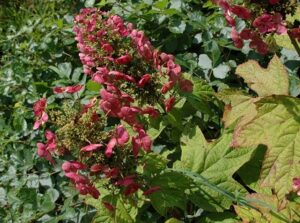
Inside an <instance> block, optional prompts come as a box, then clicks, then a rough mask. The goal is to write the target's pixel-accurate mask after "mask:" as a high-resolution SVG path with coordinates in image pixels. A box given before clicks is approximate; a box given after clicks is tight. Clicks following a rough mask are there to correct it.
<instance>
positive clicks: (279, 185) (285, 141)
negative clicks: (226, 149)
mask: <svg viewBox="0 0 300 223" xmlns="http://www.w3.org/2000/svg"><path fill="white" fill-rule="evenodd" d="M255 105H256V109H257V114H256V115H254V117H253V116H252V117H251V118H248V117H247V116H245V117H244V118H243V119H247V121H243V119H242V120H241V122H240V123H239V124H238V125H237V127H236V129H235V131H234V138H233V142H232V145H233V146H234V147H239V146H243V147H253V146H257V145H259V144H264V145H266V146H267V147H268V149H267V152H266V156H265V158H264V161H263V166H262V170H261V175H260V178H261V180H262V184H261V186H264V187H270V188H273V189H274V190H275V192H276V193H277V195H278V197H279V198H283V197H284V196H285V194H287V193H289V192H290V191H291V190H292V179H293V178H294V177H298V176H300V165H299V163H300V116H299V112H300V100H299V99H297V98H292V97H286V96H272V97H267V98H264V99H261V100H260V101H258V102H255Z"/></svg>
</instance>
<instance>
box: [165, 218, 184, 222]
mask: <svg viewBox="0 0 300 223" xmlns="http://www.w3.org/2000/svg"><path fill="white" fill-rule="evenodd" d="M165 223H184V222H183V221H180V220H178V219H176V218H170V219H168V220H167V221H165Z"/></svg>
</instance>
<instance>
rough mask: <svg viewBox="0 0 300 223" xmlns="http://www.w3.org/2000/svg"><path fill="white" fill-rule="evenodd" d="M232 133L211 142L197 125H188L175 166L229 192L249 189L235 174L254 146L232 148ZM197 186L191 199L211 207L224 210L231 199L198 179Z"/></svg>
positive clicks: (213, 209) (210, 208) (204, 206)
mask: <svg viewBox="0 0 300 223" xmlns="http://www.w3.org/2000/svg"><path fill="white" fill-rule="evenodd" d="M231 139H232V134H231V133H225V134H223V135H222V137H221V138H220V139H218V140H215V141H214V142H210V143H208V142H207V141H206V139H205V138H204V136H203V134H202V132H201V130H200V129H199V128H198V127H192V126H190V127H188V128H186V129H185V131H184V133H183V136H182V138H181V150H182V155H181V160H180V161H178V162H176V163H175V165H174V166H175V168H176V169H179V170H184V171H190V172H193V173H197V174H200V175H201V176H202V177H204V178H206V179H207V180H208V181H209V182H210V183H212V184H214V185H215V186H217V187H219V188H221V189H224V190H226V191H229V192H232V193H234V192H240V193H242V194H243V193H244V194H245V193H247V192H246V191H245V189H244V188H243V187H242V186H241V185H240V184H239V183H238V182H236V181H235V180H234V179H233V178H232V175H233V174H234V173H235V172H236V171H237V170H238V169H239V168H240V167H241V166H242V165H243V164H244V163H246V162H247V161H248V160H250V158H251V155H252V153H253V151H254V150H253V149H246V148H241V149H239V150H235V149H233V148H230V142H231ZM197 187H198V190H195V191H193V192H192V193H191V196H190V200H191V201H192V202H193V203H195V204H196V205H198V206H199V207H201V208H203V209H204V210H208V211H222V210H224V209H227V208H229V207H230V205H231V203H232V201H231V200H230V199H228V198H227V197H225V196H223V195H222V194H220V193H219V192H217V191H215V190H213V189H211V188H209V187H208V186H205V185H203V184H201V183H197Z"/></svg>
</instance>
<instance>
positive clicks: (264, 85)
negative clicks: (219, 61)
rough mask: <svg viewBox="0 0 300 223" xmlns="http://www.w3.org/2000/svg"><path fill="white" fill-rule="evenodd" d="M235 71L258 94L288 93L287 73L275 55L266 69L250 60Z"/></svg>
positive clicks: (262, 95) (263, 95)
mask: <svg viewBox="0 0 300 223" xmlns="http://www.w3.org/2000/svg"><path fill="white" fill-rule="evenodd" d="M236 73H237V74H238V75H239V76H241V77H242V78H243V79H244V80H245V82H246V83H247V84H248V86H249V87H250V88H251V89H252V90H254V91H255V92H256V93H257V94H258V96H261V97H265V96H270V95H288V93H289V80H288V73H287V71H286V69H285V67H284V65H283V64H282V63H281V61H280V59H279V58H278V57H277V56H276V55H275V56H274V57H273V59H272V60H271V61H270V63H269V65H268V68H267V69H265V68H262V67H261V66H260V65H259V64H258V63H257V62H256V61H254V60H250V61H248V62H246V63H244V64H241V65H239V66H238V67H237V69H236Z"/></svg>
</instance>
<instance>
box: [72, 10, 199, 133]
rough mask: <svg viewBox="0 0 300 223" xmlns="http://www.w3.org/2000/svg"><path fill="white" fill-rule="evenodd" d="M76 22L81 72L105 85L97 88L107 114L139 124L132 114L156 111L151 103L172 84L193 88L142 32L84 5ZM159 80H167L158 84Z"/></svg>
mask: <svg viewBox="0 0 300 223" xmlns="http://www.w3.org/2000/svg"><path fill="white" fill-rule="evenodd" d="M75 24H76V26H75V27H74V32H75V33H76V40H77V41H78V44H77V46H78V49H79V51H80V52H81V53H80V54H79V56H80V59H81V61H82V63H83V65H84V72H85V74H87V75H90V76H91V77H92V80H93V81H95V82H97V83H100V84H102V85H103V86H105V89H102V90H101V92H100V95H101V101H100V107H101V108H102V109H103V111H104V112H105V113H107V114H108V115H109V116H112V117H117V118H119V119H122V120H124V121H126V122H127V123H128V124H130V125H132V126H134V127H139V128H138V129H140V128H141V126H140V123H138V122H137V116H138V115H143V114H149V115H150V116H152V117H156V116H157V115H158V111H157V110H156V109H155V108H154V107H153V105H154V104H155V103H161V102H162V103H164V102H165V101H166V102H167V100H166V99H164V95H166V94H167V92H169V91H170V90H171V89H173V88H174V87H175V86H176V85H178V86H179V88H180V89H181V90H183V91H192V88H193V85H192V83H191V82H190V81H188V80H184V79H183V78H182V77H181V68H180V66H179V65H178V64H176V63H175V62H174V57H173V56H172V55H168V54H165V53H160V52H158V51H157V50H155V49H154V48H153V46H152V45H151V43H150V41H149V39H148V38H147V37H146V36H145V34H144V32H143V31H139V30H136V29H134V28H133V25H132V24H128V25H127V26H126V25H125V24H124V22H123V20H122V19H121V18H120V17H119V16H116V15H108V14H107V13H105V12H101V11H100V10H99V9H95V8H88V9H83V10H82V11H81V13H80V14H79V15H78V16H76V18H75ZM163 79H168V81H167V82H166V83H164V84H163ZM158 89H160V91H158ZM160 93H163V95H161V94H160ZM143 94H144V96H143ZM169 97H170V98H173V96H172V95H171V96H169ZM150 99H155V100H156V101H154V100H152V101H151V100H150ZM133 103H135V104H138V105H139V107H136V106H132V104H133ZM173 104H174V103H173ZM173 104H172V105H173ZM165 107H166V110H167V111H169V110H170V109H171V104H170V103H168V104H167V103H165ZM138 131H139V130H138Z"/></svg>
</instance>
